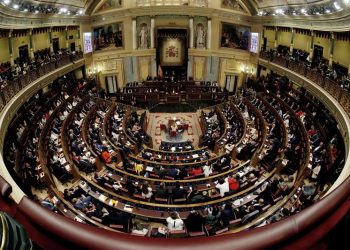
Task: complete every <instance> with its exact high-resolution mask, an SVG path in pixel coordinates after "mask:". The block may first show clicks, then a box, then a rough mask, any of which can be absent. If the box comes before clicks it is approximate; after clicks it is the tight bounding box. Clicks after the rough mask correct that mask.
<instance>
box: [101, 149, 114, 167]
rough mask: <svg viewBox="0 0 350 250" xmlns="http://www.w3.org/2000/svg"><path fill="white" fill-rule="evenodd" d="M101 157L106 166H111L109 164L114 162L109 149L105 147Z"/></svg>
mask: <svg viewBox="0 0 350 250" xmlns="http://www.w3.org/2000/svg"><path fill="white" fill-rule="evenodd" d="M101 157H102V159H103V162H104V163H106V164H109V163H111V162H112V156H111V155H110V153H109V152H108V149H107V147H103V150H102V153H101Z"/></svg>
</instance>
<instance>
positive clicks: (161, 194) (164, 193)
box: [156, 182, 169, 199]
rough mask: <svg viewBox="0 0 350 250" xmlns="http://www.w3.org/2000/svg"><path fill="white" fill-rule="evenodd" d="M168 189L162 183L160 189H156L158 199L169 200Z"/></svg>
mask: <svg viewBox="0 0 350 250" xmlns="http://www.w3.org/2000/svg"><path fill="white" fill-rule="evenodd" d="M168 196H169V194H168V189H167V188H166V187H165V183H164V182H161V183H160V184H159V187H158V188H157V189H156V197H158V198H162V199H168Z"/></svg>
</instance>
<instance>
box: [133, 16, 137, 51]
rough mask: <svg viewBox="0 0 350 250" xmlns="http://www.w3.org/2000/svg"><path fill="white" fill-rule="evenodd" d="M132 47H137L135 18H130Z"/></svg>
mask: <svg viewBox="0 0 350 250" xmlns="http://www.w3.org/2000/svg"><path fill="white" fill-rule="evenodd" d="M132 48H133V49H134V50H135V49H137V34H136V19H135V18H133V19H132Z"/></svg>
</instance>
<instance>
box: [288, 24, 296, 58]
mask: <svg viewBox="0 0 350 250" xmlns="http://www.w3.org/2000/svg"><path fill="white" fill-rule="evenodd" d="M294 34H295V30H294V28H292V31H291V34H290V48H289V51H290V53H291V54H292V53H293V48H294Z"/></svg>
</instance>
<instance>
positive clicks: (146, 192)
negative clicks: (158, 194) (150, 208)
mask: <svg viewBox="0 0 350 250" xmlns="http://www.w3.org/2000/svg"><path fill="white" fill-rule="evenodd" d="M152 194H153V193H152V188H151V187H150V186H148V184H143V185H142V187H141V195H142V196H143V197H145V198H146V199H150V198H151V197H152Z"/></svg>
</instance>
